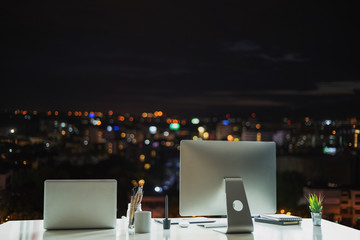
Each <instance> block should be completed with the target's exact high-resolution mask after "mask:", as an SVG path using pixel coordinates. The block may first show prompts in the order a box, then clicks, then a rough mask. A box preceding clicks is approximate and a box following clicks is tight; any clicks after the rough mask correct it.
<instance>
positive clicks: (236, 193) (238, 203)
mask: <svg viewBox="0 0 360 240" xmlns="http://www.w3.org/2000/svg"><path fill="white" fill-rule="evenodd" d="M225 191H226V211H227V221H228V226H227V229H226V232H225V233H249V232H252V231H254V225H253V221H252V219H251V214H250V209H249V204H248V201H247V198H246V193H245V188H244V184H243V180H242V178H225ZM219 230H220V229H219Z"/></svg>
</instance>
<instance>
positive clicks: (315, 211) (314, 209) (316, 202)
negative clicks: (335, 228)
mask: <svg viewBox="0 0 360 240" xmlns="http://www.w3.org/2000/svg"><path fill="white" fill-rule="evenodd" d="M307 200H308V202H309V209H310V211H311V218H312V220H313V224H314V226H320V225H321V214H322V212H321V211H322V209H323V206H322V203H323V201H324V195H322V194H321V193H320V194H319V195H316V194H314V193H309V196H308V197H307Z"/></svg>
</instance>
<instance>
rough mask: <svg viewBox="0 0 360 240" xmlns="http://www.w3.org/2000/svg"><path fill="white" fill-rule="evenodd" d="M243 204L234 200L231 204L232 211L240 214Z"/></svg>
mask: <svg viewBox="0 0 360 240" xmlns="http://www.w3.org/2000/svg"><path fill="white" fill-rule="evenodd" d="M243 207H244V205H243V203H242V202H241V201H240V200H235V201H234V202H233V209H234V210H235V211H237V212H240V211H241V210H243Z"/></svg>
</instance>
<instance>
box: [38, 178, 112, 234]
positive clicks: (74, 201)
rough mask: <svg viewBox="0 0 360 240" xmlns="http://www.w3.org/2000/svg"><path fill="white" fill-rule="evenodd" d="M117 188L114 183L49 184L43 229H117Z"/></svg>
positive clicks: (59, 182)
mask: <svg viewBox="0 0 360 240" xmlns="http://www.w3.org/2000/svg"><path fill="white" fill-rule="evenodd" d="M116 185H117V182H116V180H112V179H104V180H103V179H93V180H46V181H45V184H44V228H45V229H83V228H115V226H116V196H117V193H116V192H117V191H116V190H117V186H116Z"/></svg>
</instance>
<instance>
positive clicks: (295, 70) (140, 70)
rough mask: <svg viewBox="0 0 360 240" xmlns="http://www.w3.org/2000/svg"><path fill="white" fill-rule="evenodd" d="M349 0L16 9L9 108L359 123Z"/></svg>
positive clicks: (6, 81) (4, 68)
mask: <svg viewBox="0 0 360 240" xmlns="http://www.w3.org/2000/svg"><path fill="white" fill-rule="evenodd" d="M351 2H353V1H336V2H335V1H333V2H331V1H323V2H322V1H321V2H319V1H311V2H309V4H306V3H304V1H297V0H296V1H239V0H238V1H217V2H210V1H189V2H184V1H150V0H146V1H122V0H117V1H106V0H105V1H103V0H101V1H100V0H99V1H88V0H87V1H83V0H71V1H56V2H54V1H14V0H9V1H8V0H7V1H6V3H2V7H1V10H0V11H1V21H0V26H1V35H2V37H1V39H2V44H1V46H0V48H1V56H2V64H1V73H0V74H1V79H2V80H1V85H0V86H1V96H0V100H1V103H0V107H1V109H16V108H25V109H38V110H48V109H50V110H51V109H53V110H87V111H90V110H92V111H105V110H107V109H112V110H114V111H117V112H130V113H141V112H143V111H155V110H162V111H165V112H167V113H169V114H178V115H181V114H184V115H185V114H191V115H202V114H203V115H216V114H223V113H227V112H229V113H232V114H235V115H237V114H240V115H241V113H247V112H253V111H256V112H259V113H262V114H264V115H269V114H276V115H281V114H283V115H286V114H290V115H291V114H295V113H297V114H314V115H315V114H318V115H321V116H324V117H325V116H334V117H339V118H342V117H344V116H359V115H360V107H359V103H360V61H359V54H360V51H359V43H360V37H359V34H358V33H359V29H360V24H359V23H360V21H359V16H360V14H359V13H358V8H357V7H355V6H354V5H352V4H351Z"/></svg>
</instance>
